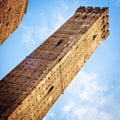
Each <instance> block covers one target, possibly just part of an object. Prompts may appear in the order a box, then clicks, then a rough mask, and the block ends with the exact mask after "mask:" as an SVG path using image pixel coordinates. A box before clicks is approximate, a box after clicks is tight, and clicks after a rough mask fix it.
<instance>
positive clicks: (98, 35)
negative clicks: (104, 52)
mask: <svg viewBox="0 0 120 120" xmlns="http://www.w3.org/2000/svg"><path fill="white" fill-rule="evenodd" d="M107 12H108V8H102V9H101V8H99V7H96V8H92V7H87V8H85V7H79V8H78V9H77V10H76V12H75V14H74V15H73V16H72V17H71V18H70V19H69V20H68V21H67V22H66V23H65V24H64V25H63V26H61V28H59V29H58V30H57V31H56V32H55V33H54V34H53V35H51V36H50V37H49V38H48V39H47V40H46V41H45V42H44V43H43V44H42V45H40V46H39V47H38V48H37V49H36V50H35V51H33V52H32V53H31V54H30V55H29V56H28V57H27V58H26V59H25V60H23V61H22V62H21V63H20V64H19V65H18V66H17V67H16V68H15V69H13V70H12V71H11V72H10V73H9V74H8V75H7V76H6V77H4V78H3V79H2V80H1V81H0V120H6V119H8V120H41V119H42V118H43V117H44V116H45V114H46V113H47V112H48V110H49V109H50V108H51V106H52V105H53V104H54V103H55V101H56V100H57V99H58V97H59V96H60V95H61V94H62V93H63V91H64V89H65V88H66V87H67V86H68V85H69V83H70V82H71V80H72V79H73V78H74V76H75V75H76V74H77V72H78V71H79V70H80V68H81V67H82V66H83V65H84V63H85V62H86V61H87V60H88V59H89V57H90V55H91V54H92V53H93V52H94V50H95V49H96V48H97V46H98V45H99V44H100V43H101V42H102V41H103V40H105V38H106V37H107V36H108V34H109V32H108V26H109V25H108V22H107V21H108V15H107Z"/></svg>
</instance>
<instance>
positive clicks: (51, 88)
mask: <svg viewBox="0 0 120 120" xmlns="http://www.w3.org/2000/svg"><path fill="white" fill-rule="evenodd" d="M53 88H54V86H53V85H52V86H51V87H50V89H49V90H48V94H49V93H50V92H51V91H52V90H53Z"/></svg>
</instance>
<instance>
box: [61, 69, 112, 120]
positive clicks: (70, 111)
mask: <svg viewBox="0 0 120 120" xmlns="http://www.w3.org/2000/svg"><path fill="white" fill-rule="evenodd" d="M107 90H108V89H107V86H105V85H103V84H101V83H100V78H98V75H97V74H96V73H87V72H84V71H81V72H80V73H79V74H78V75H77V76H76V78H75V80H74V81H73V82H72V84H70V86H69V87H68V89H67V90H66V91H65V95H67V97H68V96H69V98H68V99H66V101H67V102H66V104H65V105H64V106H63V108H62V111H63V116H64V118H65V120H90V119H91V120H111V115H110V114H109V113H107V112H105V111H104V110H103V109H102V110H101V108H103V107H104V105H105V104H106V98H105V96H104V92H105V91H107ZM77 95H78V96H77ZM70 96H71V97H70Z"/></svg>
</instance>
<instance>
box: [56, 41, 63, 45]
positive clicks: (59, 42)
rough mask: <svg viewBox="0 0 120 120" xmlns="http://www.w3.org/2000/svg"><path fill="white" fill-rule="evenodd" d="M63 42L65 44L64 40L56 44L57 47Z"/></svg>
mask: <svg viewBox="0 0 120 120" xmlns="http://www.w3.org/2000/svg"><path fill="white" fill-rule="evenodd" d="M62 42H63V39H61V40H60V41H58V43H57V44H56V47H57V46H59V45H60V44H61V43H62Z"/></svg>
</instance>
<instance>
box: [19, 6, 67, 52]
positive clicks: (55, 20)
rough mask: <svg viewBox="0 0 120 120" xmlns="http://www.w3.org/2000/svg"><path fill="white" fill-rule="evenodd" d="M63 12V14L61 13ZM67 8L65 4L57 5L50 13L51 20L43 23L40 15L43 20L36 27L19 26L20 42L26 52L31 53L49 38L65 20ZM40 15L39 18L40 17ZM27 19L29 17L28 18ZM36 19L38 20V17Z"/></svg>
mask: <svg viewBox="0 0 120 120" xmlns="http://www.w3.org/2000/svg"><path fill="white" fill-rule="evenodd" d="M62 10H64V13H63V11H62ZM67 12H68V6H67V5H66V4H59V5H58V6H56V8H55V10H53V11H52V13H51V18H50V19H49V20H48V19H47V20H45V21H44V19H45V18H44V15H43V14H42V13H41V14H42V18H43V20H40V23H39V25H38V26H37V27H35V26H32V25H30V26H27V25H24V24H21V29H22V30H23V35H22V42H23V43H24V45H25V47H26V49H27V51H28V52H31V51H32V50H34V49H35V48H36V46H38V45H39V44H40V43H42V42H43V41H44V40H45V39H46V38H48V36H50V35H51V34H52V33H53V32H54V31H55V30H57V29H58V28H59V27H60V26H61V25H62V24H63V23H64V22H65V21H66V19H67V17H68V15H67ZM41 14H40V16H41ZM28 17H29V16H28ZM38 18H40V17H39V16H38Z"/></svg>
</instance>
